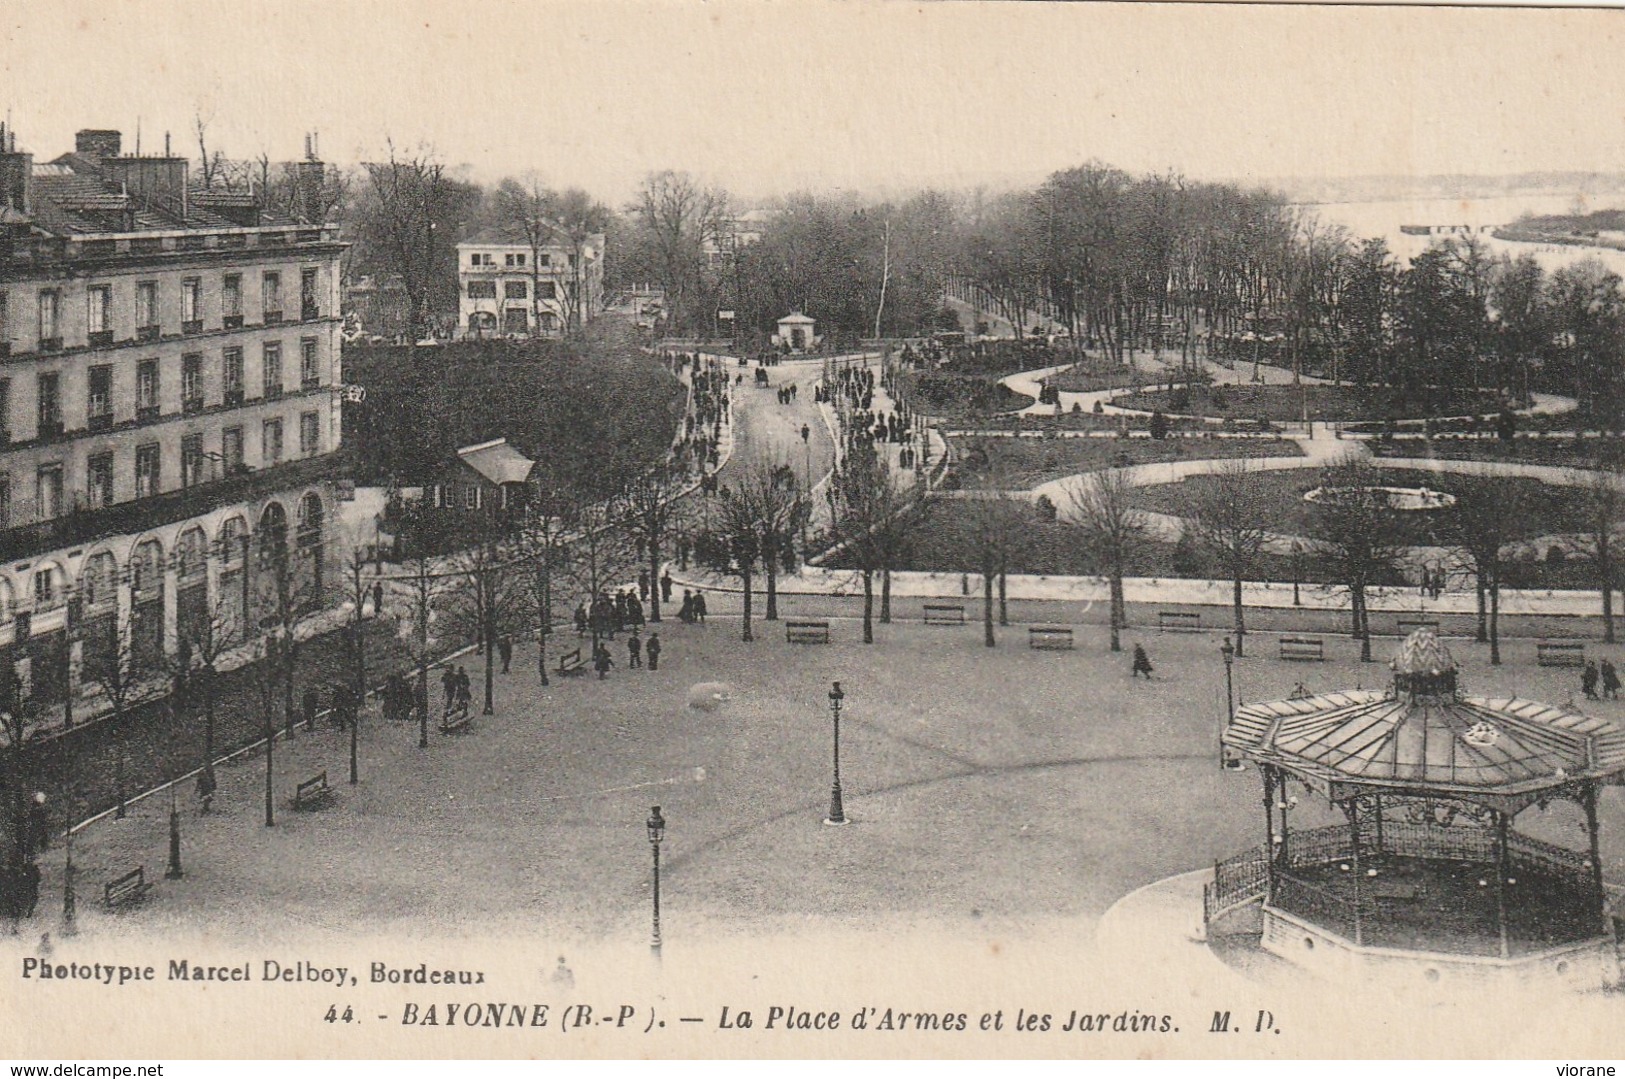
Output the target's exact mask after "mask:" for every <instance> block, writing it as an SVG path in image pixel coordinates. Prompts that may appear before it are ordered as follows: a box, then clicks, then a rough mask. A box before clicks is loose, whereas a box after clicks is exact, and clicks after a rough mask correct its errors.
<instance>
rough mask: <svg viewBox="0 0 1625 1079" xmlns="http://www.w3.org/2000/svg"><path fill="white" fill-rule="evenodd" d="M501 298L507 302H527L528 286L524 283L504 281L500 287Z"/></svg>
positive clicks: (528, 296) (528, 295) (528, 297)
mask: <svg viewBox="0 0 1625 1079" xmlns="http://www.w3.org/2000/svg"><path fill="white" fill-rule="evenodd" d="M502 296H503V298H504V299H507V300H528V299H530V285H529V283H528V282H525V281H505V282H503V285H502Z"/></svg>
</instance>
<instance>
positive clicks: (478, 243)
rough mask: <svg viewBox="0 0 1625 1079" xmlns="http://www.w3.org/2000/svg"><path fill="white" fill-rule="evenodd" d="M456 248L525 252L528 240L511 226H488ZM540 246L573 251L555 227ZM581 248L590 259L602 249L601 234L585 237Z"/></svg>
mask: <svg viewBox="0 0 1625 1079" xmlns="http://www.w3.org/2000/svg"><path fill="white" fill-rule="evenodd" d="M457 246H458V247H459V248H463V247H522V248H524V249H525V250H526V251H529V250H530V240H528V239H527V238H526V237H525V234H524V232H523V231H522V230H520V229H518V228H515V227H513V226H511V225H488V226H486V227H485V228H483V229H480V231H478V232H476V233H474V235H472V236H470V237H468V238H467V239H466V240H462V241H461V242H459V243H458V244H457ZM541 246H542V247H544V248H548V249H554V248H556V249H558V250H561V251H570V250H573V249H574V245H573V244H572V243H571V242H570V237H569V236H567V235H566V234H565V233H564V231H563V230H562V229H559V228H556V227H555V228H554V229H553V238H552V239H551V240H549V241H548V242H547V243H545V244H542V245H541ZM583 246H584V247H586V248H587V250H588V252H589V255H588V257H589V258H590V257H591V252H593V251H602V250H603V249H604V234H603V233H601V232H595V233H593V234H592V235H590V236H588V237H587V240H586V243H585V244H584V245H583Z"/></svg>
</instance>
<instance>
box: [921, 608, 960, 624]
mask: <svg viewBox="0 0 1625 1079" xmlns="http://www.w3.org/2000/svg"><path fill="white" fill-rule="evenodd" d="M925 624H926V625H928V626H962V625H964V624H965V608H964V606H963V605H962V604H958V603H927V604H926V605H925Z"/></svg>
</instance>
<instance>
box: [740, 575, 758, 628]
mask: <svg viewBox="0 0 1625 1079" xmlns="http://www.w3.org/2000/svg"><path fill="white" fill-rule="evenodd" d="M739 577H740V580H741V581H742V582H743V584H744V586H745V618H744V623H745V628H744V630H743V631H742V632H741V633H740V636H739V639H740V640H742V641H753V640H755V639H756V638H754V637H752V636H751V635H750V570H748V569H746V570H744V571H743V572H742V573H740V575H739Z"/></svg>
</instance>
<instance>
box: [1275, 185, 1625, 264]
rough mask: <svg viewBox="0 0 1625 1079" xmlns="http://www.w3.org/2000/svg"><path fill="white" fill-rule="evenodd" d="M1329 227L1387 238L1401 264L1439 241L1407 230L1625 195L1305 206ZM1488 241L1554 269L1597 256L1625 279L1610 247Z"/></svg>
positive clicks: (1619, 201)
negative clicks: (1408, 233) (1409, 227)
mask: <svg viewBox="0 0 1625 1079" xmlns="http://www.w3.org/2000/svg"><path fill="white" fill-rule="evenodd" d="M1302 205H1303V206H1304V207H1305V208H1306V209H1312V210H1314V211H1315V213H1316V214H1317V215H1318V216H1319V217H1320V219H1321V220H1322V221H1323V222H1325V223H1327V224H1335V225H1342V226H1343V227H1344V228H1346V229H1348V230H1349V232H1350V233H1351V234H1353V235H1354V236H1356V237H1358V238H1362V239H1364V238H1367V237H1372V236H1381V237H1382V238H1383V239H1385V240H1387V241H1388V249H1389V250H1390V251H1392V252H1393V253H1394V254H1395V255H1396V256H1398V257H1399V258H1401V259H1410V258H1413V257H1415V256H1416V255H1417V254H1419V253H1420V252H1421V251H1422V250H1423V249H1424V248H1426V247H1427V246H1428V244H1429V243H1431V242H1433V241H1434V239H1435V238H1433V237H1427V236H1410V235H1407V234H1405V233H1403V232H1400V231H1399V227H1400V226H1401V225H1469V226H1472V227H1474V228H1477V227H1479V226H1481V225H1509V224H1511V223H1512V222H1514V221H1516V220H1517V219H1518V218H1519V217H1521V216H1523V215H1524V214H1563V213H1571V212H1575V211H1579V212H1585V213H1589V212H1590V211H1592V210H1604V209H1612V208H1615V207H1619V206H1622V205H1625V195H1613V196H1605V197H1602V198H1595V199H1594V198H1589V197H1586V196H1584V195H1582V194H1581V193H1580V192H1578V191H1572V190H1570V191H1554V192H1549V193H1539V194H1529V195H1497V196H1494V197H1493V198H1483V199H1431V200H1421V201H1409V200H1396V201H1389V202H1321V203H1303V204H1302ZM1483 239H1484V240H1485V242H1487V243H1488V244H1489V245H1490V247H1491V248H1492V249H1494V250H1495V251H1506V252H1509V253H1510V254H1511V255H1512V256H1513V257H1514V258H1516V257H1517V256H1518V255H1520V254H1524V253H1528V254H1531V255H1534V256H1535V257H1536V258H1537V259H1539V260H1540V263H1541V264H1542V265H1543V266H1545V267H1546V268H1547V269H1548V270H1550V269H1555V268H1556V267H1558V266H1562V265H1565V264H1567V263H1569V262H1573V261H1574V260H1576V259H1581V258H1587V257H1594V258H1597V259H1600V260H1601V261H1602V262H1603V263H1604V264H1606V265H1607V266H1608V267H1609V268H1610V269H1612V270H1613V271H1614V272H1615V273H1617V274H1620V275H1621V276H1625V251H1618V250H1613V249H1608V248H1593V247H1573V246H1569V245H1564V244H1526V243H1505V242H1503V241H1500V240H1497V239H1495V238H1493V237H1491V236H1489V235H1488V234H1485V235H1484V237H1483Z"/></svg>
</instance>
